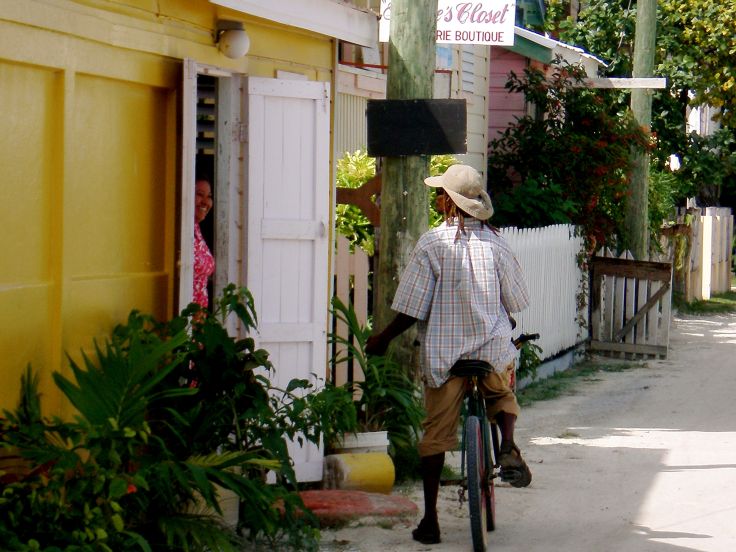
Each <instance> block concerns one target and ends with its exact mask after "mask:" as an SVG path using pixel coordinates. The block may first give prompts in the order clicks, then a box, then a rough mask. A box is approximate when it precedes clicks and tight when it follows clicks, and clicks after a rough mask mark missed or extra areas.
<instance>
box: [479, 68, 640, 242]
mask: <svg viewBox="0 0 736 552" xmlns="http://www.w3.org/2000/svg"><path fill="white" fill-rule="evenodd" d="M585 76H586V75H585V72H584V70H583V69H582V68H579V67H575V66H572V65H569V64H566V63H564V62H562V61H560V60H557V61H555V62H554V63H553V64H552V65H551V66H550V74H549V75H545V74H544V73H543V72H542V71H541V70H539V69H536V68H529V69H527V70H525V72H524V75H523V76H522V77H519V76H517V75H516V74H515V73H511V74H510V77H509V80H508V82H507V83H506V88H507V89H508V90H509V92H520V93H523V94H524V96H525V99H526V101H527V103H528V104H531V105H532V106H533V107H534V109H535V112H536V113H535V114H530V115H527V116H524V117H521V118H518V119H517V120H516V122H515V123H513V124H511V125H510V126H509V127H508V128H507V129H506V130H505V131H504V132H503V133H502V134H501V135H500V136H499V137H498V138H496V139H494V140H492V141H491V143H490V146H489V158H488V184H489V189H490V190H491V192H492V196H493V200H494V205H495V208H496V214H495V215H494V218H493V222H494V224H495V225H496V226H519V227H525V228H529V227H539V226H547V225H550V224H563V223H572V224H574V225H576V226H577V227H578V228H579V229H580V232H581V233H582V236H583V238H584V240H585V245H586V249H587V250H588V251H589V252H591V251H594V250H596V249H598V248H599V247H601V246H607V245H609V246H619V245H621V242H622V240H624V238H625V237H624V235H623V225H622V222H623V217H624V202H625V196H626V194H627V190H628V185H629V168H630V159H631V153H632V151H648V150H650V149H651V145H652V138H651V136H650V135H649V133H648V132H646V131H645V130H644V129H643V128H641V127H640V126H639V125H637V123H636V121H635V120H634V118H633V116H632V114H631V113H629V112H623V113H611V112H610V110H609V109H608V108H607V107H606V105H607V104H606V102H605V101H604V98H603V97H602V94H604V93H605V91H601V90H593V89H590V88H588V87H586V86H584V84H583V79H584V78H585Z"/></svg>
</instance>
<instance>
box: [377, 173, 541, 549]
mask: <svg viewBox="0 0 736 552" xmlns="http://www.w3.org/2000/svg"><path fill="white" fill-rule="evenodd" d="M424 182H425V184H427V185H428V186H431V187H434V188H437V203H436V205H437V210H438V211H439V212H440V213H443V214H444V218H445V220H444V222H443V223H442V224H441V225H440V226H438V227H437V228H433V229H431V230H429V231H427V232H425V233H424V234H423V235H422V236H421V237H420V238H419V240H418V242H417V245H416V247H415V248H414V251H413V252H412V254H411V257H410V259H409V262H408V265H407V267H406V269H405V270H404V272H403V274H402V276H401V280H400V282H399V285H398V288H397V290H396V294H395V296H394V301H393V304H392V305H391V308H392V309H393V310H394V311H396V312H397V315H396V317H395V318H394V319H393V320H392V321H391V323H389V325H388V326H386V328H385V329H384V330H383V331H382V332H380V333H379V334H377V335H374V336H371V337H370V338H369V340H368V343H367V347H366V352H368V353H369V354H383V353H385V351H386V349H387V348H388V345H389V343H390V342H391V340H392V339H393V338H395V337H396V336H398V335H400V334H401V333H402V332H404V331H405V330H407V329H408V328H410V327H411V326H412V325H413V324H414V323H417V326H418V327H417V330H418V332H417V333H418V341H419V343H420V347H421V349H420V364H421V368H422V379H423V382H424V403H425V408H426V410H427V417H426V419H425V420H424V422H423V424H422V425H423V430H424V431H423V436H422V439H421V441H420V443H419V456H420V458H421V474H422V483H423V487H424V518H423V519H422V521H421V522H420V523H419V526H418V527H417V528H416V529H414V530H413V531H412V537H413V538H414V540H417V541H419V542H421V543H423V544H436V543H439V542H440V528H439V522H438V519H437V495H438V492H439V484H440V475H441V473H442V467H443V465H444V461H445V452H446V451H448V450H454V449H455V448H456V447H457V426H458V422H459V418H460V409H461V404H462V402H463V398H464V392H465V380H464V378H458V377H454V376H450V369H451V368H452V366H453V365H454V364H455V363H456V362H457V361H459V360H482V361H486V362H488V363H489V364H490V365H491V366H493V368H494V371H491V372H489V373H488V374H487V375H486V376H485V377H483V378H482V379H481V381H480V386H481V389H482V391H483V393H484V396H485V398H486V403H487V412H488V417H489V419H493V418H495V419H496V422H497V423H498V426H499V429H500V431H501V454H500V457H499V463H500V464H501V477H502V478H504V473H506V474H511V473H512V472H513V474H514V475H513V477H509V478H508V479H509V481H510V483H511V484H512V485H514V486H517V487H524V486H527V485H529V483H530V482H531V472H530V471H529V468H528V467H527V465H526V463H525V462H524V460H523V459H522V457H521V452H520V451H519V449H518V447H517V446H516V444H515V443H514V425H515V422H516V418H517V416H518V415H519V405H518V402H517V401H516V396H515V395H514V392H513V391H512V389H511V388H510V386H509V377H510V374H511V371H513V369H514V363H515V359H516V348H515V347H514V345H513V344H512V342H511V335H512V334H511V332H512V329H513V328H512V323H511V321H510V316H509V315H510V313H515V312H520V311H522V310H523V309H525V308H526V307H527V306H528V305H529V292H528V289H527V285H526V282H525V280H524V276H523V273H522V270H521V266H520V265H519V263H518V261H517V260H516V257H515V256H514V254H513V252H512V251H511V249H510V247H509V245H508V243H507V242H506V240H505V239H504V238H503V237H502V236H500V235H499V233H498V231H497V230H496V229H495V228H494V227H492V226H491V225H490V224H489V223H488V222H487V220H488V219H489V218H490V217H491V215H492V214H493V206H492V204H491V199H490V197H489V196H488V194H487V192H486V191H485V186H484V185H483V182H482V179H481V175H480V174H479V173H478V172H477V171H476V170H475V169H473V168H472V167H469V166H467V165H452V166H450V167H449V168H448V169H447V171H445V173H444V174H443V175H441V176H435V177H429V178H427V179H425V180H424Z"/></svg>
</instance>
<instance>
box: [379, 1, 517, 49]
mask: <svg viewBox="0 0 736 552" xmlns="http://www.w3.org/2000/svg"><path fill="white" fill-rule="evenodd" d="M515 19H516V0H478V1H476V2H462V1H460V0H438V2H437V43H438V44H494V45H499V46H512V45H513V44H514V22H515ZM390 25H391V0H381V13H380V18H379V22H378V39H379V40H380V41H381V42H388V37H389V29H390Z"/></svg>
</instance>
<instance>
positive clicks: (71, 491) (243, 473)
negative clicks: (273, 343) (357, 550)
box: [0, 285, 357, 552]
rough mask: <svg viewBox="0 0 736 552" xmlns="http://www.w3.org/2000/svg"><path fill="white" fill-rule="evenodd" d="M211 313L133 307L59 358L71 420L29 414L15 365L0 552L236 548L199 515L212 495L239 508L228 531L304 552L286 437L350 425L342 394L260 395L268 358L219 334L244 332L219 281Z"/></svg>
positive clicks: (243, 317)
mask: <svg viewBox="0 0 736 552" xmlns="http://www.w3.org/2000/svg"><path fill="white" fill-rule="evenodd" d="M216 304H217V307H216V308H215V313H214V314H213V315H210V316H208V315H207V314H206V313H205V312H204V311H202V309H201V307H199V306H198V305H190V306H189V307H187V309H185V310H184V311H183V313H182V315H181V316H178V317H176V318H174V319H173V320H172V321H169V322H166V323H159V322H157V321H155V320H154V319H153V318H152V317H150V316H147V315H142V314H140V313H138V312H135V311H134V312H132V313H131V314H130V316H129V318H128V321H127V323H126V324H124V325H120V326H118V327H116V328H115V330H114V331H113V333H112V335H111V337H110V338H109V339H108V340H106V342H105V343H104V345H103V346H96V347H95V358H90V357H88V356H86V355H83V358H82V360H83V362H82V364H81V365H79V364H77V363H76V362H74V361H71V360H70V364H71V370H72V376H73V377H72V378H67V377H66V376H64V375H62V374H59V373H56V374H54V380H55V382H56V384H57V385H58V386H59V388H60V389H61V391H62V392H63V393H64V395H65V396H66V397H67V398H68V399H69V401H70V402H71V403H72V405H73V406H74V407H75V409H76V411H77V416H76V418H75V420H74V421H63V420H60V419H57V418H53V419H45V418H43V417H42V416H41V414H40V412H41V410H40V402H39V398H38V391H37V385H38V378H37V377H36V376H35V375H34V374H33V373H32V372H31V370H30V368H29V370H28V371H27V373H26V374H25V375H24V377H23V380H22V394H21V401H20V403H19V406H18V408H17V409H16V410H15V411H14V412H5V419H3V420H0V447H2V448H4V449H7V450H12V451H17V452H18V454H20V455H21V456H22V458H23V463H24V466H23V467H24V469H23V470H22V472H21V474H20V475H17V476H16V475H13V474H10V473H7V474H3V473H0V477H1V478H2V479H0V484H1V485H2V487H1V488H2V495H0V542H2V543H3V547H4V548H3V550H8V551H26V550H39V551H45V552H56V551H60V550H69V551H71V550H79V551H86V550H89V551H93V550H94V551H97V550H102V551H112V552H119V551H123V550H138V549H140V550H144V551H162V552H163V551H168V550H191V551H201V552H204V551H205V550H207V551H213V552H214V551H230V550H232V551H235V550H241V549H242V547H243V542H242V540H243V538H242V537H241V536H240V535H239V534H238V533H236V532H235V531H233V530H232V529H230V528H228V527H225V526H224V525H223V522H222V520H221V518H219V517H218V516H216V515H213V513H212V512H213V511H214V512H221V511H220V505H219V502H218V500H217V496H216V489H217V487H221V488H224V489H227V490H230V491H232V492H234V493H235V494H236V495H237V496H238V497H239V499H240V500H241V501H242V504H244V505H245V506H244V507H241V512H240V526H239V532H240V534H243V535H247V536H248V537H250V538H251V539H255V540H261V539H265V540H267V541H268V542H269V543H270V544H271V545H272V546H273V545H275V544H276V543H278V542H283V543H285V544H286V545H288V546H291V547H293V548H295V549H299V550H314V549H316V547H317V536H318V529H317V523H316V519H315V518H314V516H313V515H311V513H310V512H309V511H307V510H306V509H305V508H304V504H303V503H302V501H301V499H300V498H299V495H298V494H297V493H295V492H294V489H295V488H296V478H295V476H294V471H293V467H292V465H291V461H290V459H289V454H288V450H287V445H286V439H287V438H292V439H294V440H297V441H305V440H308V441H310V442H314V443H320V442H321V440H322V438H323V437H326V438H331V436H332V435H334V434H335V433H336V432H342V431H346V430H349V429H352V428H354V427H355V425H356V423H357V419H356V416H355V410H354V409H353V410H352V411H351V408H353V404H352V395H351V394H349V393H348V392H347V391H346V390H344V389H339V388H334V387H330V386H327V387H325V388H323V389H322V390H321V391H316V388H315V382H309V381H306V380H292V381H291V382H290V383H289V384H288V386H287V388H286V389H277V388H275V387H273V386H272V385H271V384H270V381H269V380H268V379H267V378H266V377H264V376H262V375H258V374H256V372H255V370H256V369H261V370H264V369H273V367H272V366H271V363H270V361H269V360H268V352H267V351H265V350H261V349H256V348H255V344H254V341H253V339H252V338H250V337H246V338H244V339H236V338H233V337H230V336H229V335H228V334H227V331H226V330H225V321H226V320H227V318H228V316H230V315H235V316H237V317H238V319H239V321H240V323H241V325H242V327H243V329H244V330H245V331H249V330H252V329H254V328H255V324H256V314H255V310H254V308H253V300H252V297H251V296H250V293H249V292H248V291H247V290H246V289H244V288H240V289H238V288H236V287H235V286H234V285H230V286H228V287H227V288H226V289H225V292H224V293H223V295H222V297H220V298H218V299H217V300H216ZM192 320H194V321H196V322H192ZM336 409H337V411H338V412H339V413H340V415H339V416H335V414H334V413H335V411H336ZM267 471H273V472H275V473H276V474H277V482H276V484H274V485H267V484H266V482H265V473H266V472H267ZM203 506H205V507H207V508H209V510H210V513H207V512H206V511H203V508H202V507H203Z"/></svg>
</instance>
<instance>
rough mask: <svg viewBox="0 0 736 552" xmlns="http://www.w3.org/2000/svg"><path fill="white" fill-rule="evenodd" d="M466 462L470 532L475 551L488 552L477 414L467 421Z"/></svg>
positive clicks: (483, 474)
mask: <svg viewBox="0 0 736 552" xmlns="http://www.w3.org/2000/svg"><path fill="white" fill-rule="evenodd" d="M465 447H466V452H465V463H466V468H467V475H468V507H469V509H470V534H471V536H472V538H473V552H486V544H487V537H486V528H487V524H488V519H489V518H488V515H487V507H488V499H489V498H490V496H489V493H488V492H486V477H485V475H486V474H485V457H484V454H485V453H484V452H483V434H482V428H481V422H480V420H479V419H478V417H477V416H468V418H467V420H466V421H465Z"/></svg>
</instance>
